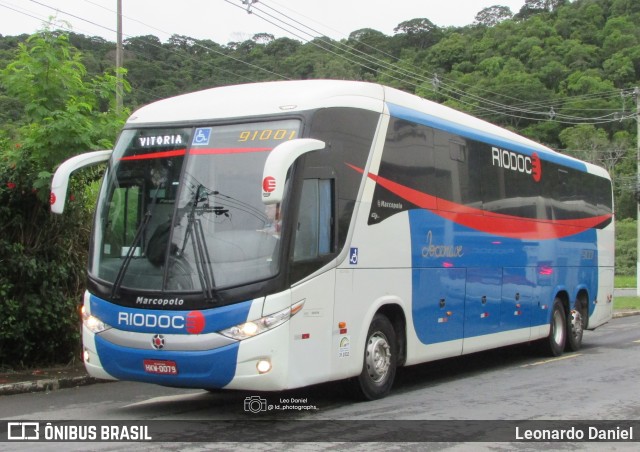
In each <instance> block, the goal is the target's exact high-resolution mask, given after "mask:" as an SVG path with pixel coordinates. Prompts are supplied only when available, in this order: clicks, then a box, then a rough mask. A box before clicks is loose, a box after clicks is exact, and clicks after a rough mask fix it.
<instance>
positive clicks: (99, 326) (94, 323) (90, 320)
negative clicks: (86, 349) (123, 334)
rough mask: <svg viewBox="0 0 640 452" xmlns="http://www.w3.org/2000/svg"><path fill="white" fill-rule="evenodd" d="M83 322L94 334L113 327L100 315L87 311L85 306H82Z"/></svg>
mask: <svg viewBox="0 0 640 452" xmlns="http://www.w3.org/2000/svg"><path fill="white" fill-rule="evenodd" d="M82 323H83V324H84V326H86V327H87V328H88V329H89V331H91V332H92V333H94V334H98V333H102V332H103V331H104V330H108V329H109V328H111V326H110V325H107V324H106V323H104V322H103V321H102V320H100V319H99V318H98V317H95V316H92V315H91V314H89V313H87V312H86V311H85V309H84V306H83V307H82Z"/></svg>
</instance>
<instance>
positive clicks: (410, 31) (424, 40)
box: [393, 18, 442, 49]
mask: <svg viewBox="0 0 640 452" xmlns="http://www.w3.org/2000/svg"><path fill="white" fill-rule="evenodd" d="M393 31H394V33H396V34H400V35H404V37H405V44H407V45H410V46H413V47H417V48H419V49H424V48H427V47H429V46H432V45H433V44H435V43H436V42H438V41H439V40H440V39H441V38H442V31H441V30H440V28H438V27H437V26H436V25H435V24H434V23H433V22H431V21H430V20H429V19H425V18H418V19H411V20H406V21H404V22H401V23H400V24H398V26H397V27H396V28H394V29H393Z"/></svg>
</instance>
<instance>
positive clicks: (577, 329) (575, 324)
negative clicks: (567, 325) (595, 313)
mask: <svg viewBox="0 0 640 452" xmlns="http://www.w3.org/2000/svg"><path fill="white" fill-rule="evenodd" d="M571 334H573V337H575V338H579V337H580V336H582V315H580V311H576V310H575V309H574V310H572V311H571Z"/></svg>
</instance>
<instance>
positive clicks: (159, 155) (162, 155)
mask: <svg viewBox="0 0 640 452" xmlns="http://www.w3.org/2000/svg"><path fill="white" fill-rule="evenodd" d="M186 152H187V150H186V149H176V150H175V151H164V152H152V153H149V154H138V155H129V156H127V157H122V158H121V159H120V160H147V159H164V158H168V157H180V156H182V155H184V154H185V153H186Z"/></svg>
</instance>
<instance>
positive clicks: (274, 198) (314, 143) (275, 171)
mask: <svg viewBox="0 0 640 452" xmlns="http://www.w3.org/2000/svg"><path fill="white" fill-rule="evenodd" d="M325 146H326V144H325V142H324V141H320V140H315V139H313V138H299V139H295V140H291V141H287V142H285V143H282V144H279V145H278V146H276V147H275V148H273V150H272V151H271V153H270V154H269V156H268V157H267V161H266V162H265V164H264V172H263V173H262V202H264V203H265V204H277V203H279V202H282V196H283V194H284V182H285V179H286V177H287V171H288V170H289V168H290V167H291V165H293V162H295V161H296V159H297V158H298V157H300V156H301V155H303V154H306V153H307V152H312V151H318V150H320V149H324V147H325Z"/></svg>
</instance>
